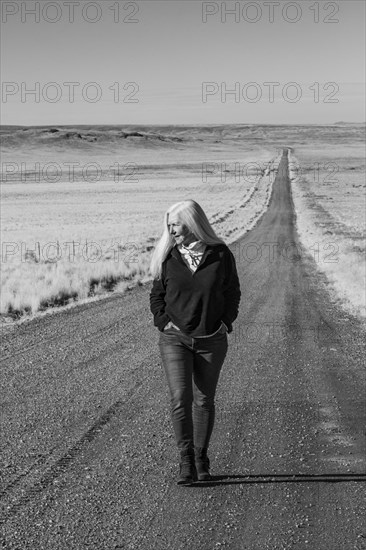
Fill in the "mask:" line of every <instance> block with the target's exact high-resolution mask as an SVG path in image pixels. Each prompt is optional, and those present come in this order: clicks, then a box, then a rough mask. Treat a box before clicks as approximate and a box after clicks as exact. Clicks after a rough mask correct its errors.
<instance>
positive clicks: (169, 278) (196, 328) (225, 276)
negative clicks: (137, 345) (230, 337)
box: [150, 200, 241, 484]
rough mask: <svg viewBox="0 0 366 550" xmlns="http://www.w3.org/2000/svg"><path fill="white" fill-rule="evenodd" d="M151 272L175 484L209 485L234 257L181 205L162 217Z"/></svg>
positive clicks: (197, 212) (233, 294)
mask: <svg viewBox="0 0 366 550" xmlns="http://www.w3.org/2000/svg"><path fill="white" fill-rule="evenodd" d="M150 270H151V274H152V275H153V277H154V281H153V286H152V290H151V293H150V310H151V312H152V314H153V315H154V325H155V326H156V327H157V328H158V329H159V331H160V332H159V344H158V345H159V350H160V354H161V358H162V363H163V367H164V370H165V374H166V378H167V382H168V387H169V393H170V401H171V415H172V421H173V428H174V432H175V438H176V442H177V446H178V450H179V451H180V471H179V477H178V480H177V482H178V484H189V483H192V482H194V481H197V480H198V481H208V480H209V479H210V473H209V467H210V461H209V458H208V456H207V450H208V447H209V443H210V437H211V433H212V430H213V426H214V420H215V403H214V398H215V392H216V386H217V383H218V380H219V376H220V371H221V367H222V365H223V362H224V360H225V357H226V353H227V349H228V341H227V333H230V332H232V330H233V329H232V323H233V322H234V320H235V319H236V317H237V315H238V308H239V302H240V297H241V291H240V285H239V279H238V274H237V270H236V264H235V259H234V255H233V254H232V252H231V251H230V250H229V248H228V247H227V245H226V244H225V242H224V241H223V240H222V239H220V238H219V237H218V236H217V235H216V233H215V232H214V230H213V228H212V227H211V225H210V222H209V221H208V219H207V216H206V214H205V213H204V211H203V210H202V208H201V206H200V205H199V204H198V203H197V202H195V201H194V200H185V201H182V202H178V203H176V204H173V205H172V206H171V207H170V208H169V209H168V210H167V212H166V213H165V215H164V231H163V235H162V237H161V238H160V240H159V242H158V244H157V246H156V248H155V250H154V253H153V256H152V259H151V265H150ZM192 405H193V406H192Z"/></svg>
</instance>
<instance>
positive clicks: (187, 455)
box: [177, 449, 197, 485]
mask: <svg viewBox="0 0 366 550" xmlns="http://www.w3.org/2000/svg"><path fill="white" fill-rule="evenodd" d="M195 481H197V471H196V466H195V461H194V451H193V450H191V449H189V450H187V451H181V453H180V464H179V477H178V479H177V483H178V485H190V484H191V483H194V482H195Z"/></svg>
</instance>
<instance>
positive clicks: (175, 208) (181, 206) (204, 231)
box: [150, 199, 225, 279]
mask: <svg viewBox="0 0 366 550" xmlns="http://www.w3.org/2000/svg"><path fill="white" fill-rule="evenodd" d="M173 213H174V214H176V215H177V217H178V219H179V221H180V222H181V223H183V224H184V225H185V226H186V227H187V228H188V229H189V230H190V231H191V233H193V234H194V235H195V236H196V237H197V240H200V241H202V242H203V243H205V244H225V241H223V240H222V239H220V237H218V236H217V235H216V233H215V231H214V230H213V228H212V226H211V224H210V222H209V221H208V219H207V216H206V214H205V213H204V211H203V209H202V207H201V206H200V205H199V204H198V203H197V202H196V201H194V200H193V199H187V200H184V201H180V202H177V203H175V204H173V205H172V206H170V207H169V208H168V210H167V211H166V212H165V214H164V228H163V234H162V236H161V237H160V239H159V241H158V243H157V245H156V247H155V250H154V252H153V255H152V258H151V263H150V272H151V274H152V276H153V277H154V278H158V279H159V278H161V271H162V264H163V262H164V260H165V258H166V257H167V255H168V254H169V252H170V250H171V249H172V248H173V246H174V244H175V241H174V238H173V237H172V235H171V234H170V232H169V227H168V216H169V214H173Z"/></svg>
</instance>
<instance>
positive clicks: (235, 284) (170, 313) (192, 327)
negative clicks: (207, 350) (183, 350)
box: [150, 244, 241, 338]
mask: <svg viewBox="0 0 366 550" xmlns="http://www.w3.org/2000/svg"><path fill="white" fill-rule="evenodd" d="M240 297H241V291H240V285H239V278H238V274H237V270H236V263H235V258H234V255H233V253H232V252H231V251H230V249H229V248H228V246H227V245H226V244H215V245H206V249H205V251H204V253H203V256H202V259H201V262H200V264H199V265H198V267H197V269H196V271H195V272H194V273H192V271H191V270H190V269H189V267H188V266H187V265H186V263H185V262H184V260H183V258H182V257H181V254H180V252H179V250H178V249H177V245H174V247H173V248H172V249H171V251H170V252H169V253H168V255H167V257H166V258H165V260H164V262H163V264H162V277H161V279H157V278H156V279H154V281H153V287H152V290H151V292H150V310H151V312H152V314H153V315H154V325H155V326H156V327H158V329H159V330H160V331H161V332H163V329H164V327H165V325H166V324H167V323H168V322H169V321H172V322H173V323H174V324H175V325H177V327H179V328H180V330H181V331H182V332H183V333H185V334H187V335H189V336H191V337H192V338H194V337H196V336H206V335H208V334H212V333H213V332H215V331H216V330H218V329H219V327H220V325H221V321H223V322H224V323H225V325H226V326H227V327H228V332H229V333H230V332H232V330H233V328H232V323H233V322H234V320H235V319H236V317H237V316H238V309H239V302H240Z"/></svg>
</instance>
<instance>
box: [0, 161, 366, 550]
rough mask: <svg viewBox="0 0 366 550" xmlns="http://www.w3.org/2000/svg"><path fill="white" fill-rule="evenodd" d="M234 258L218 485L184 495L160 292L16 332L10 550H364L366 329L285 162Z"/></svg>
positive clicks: (7, 421)
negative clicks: (322, 253) (309, 224)
mask: <svg viewBox="0 0 366 550" xmlns="http://www.w3.org/2000/svg"><path fill="white" fill-rule="evenodd" d="M295 245H297V246H295ZM230 248H231V250H232V251H233V253H234V255H235V257H236V261H237V267H238V273H239V277H240V283H241V289H242V301H241V305H240V313H239V317H238V319H237V321H236V322H235V323H234V330H233V332H232V333H231V334H230V335H229V337H228V338H229V352H228V356H227V358H226V361H225V364H224V367H223V372H222V376H221V379H220V382H219V388H218V394H217V423H216V426H215V431H214V434H213V438H212V445H211V449H210V450H211V452H210V457H211V462H212V473H213V475H214V476H215V477H214V480H213V481H212V482H209V483H196V484H194V485H193V486H191V487H181V486H177V485H176V483H175V477H176V475H177V471H178V468H177V460H178V456H177V452H176V448H175V442H174V439H173V435H172V427H171V422H170V417H169V410H168V393H167V387H166V382H165V378H164V373H163V370H162V365H161V361H160V357H159V352H158V347H157V341H158V331H157V329H156V328H155V327H154V326H153V321H152V315H151V313H150V311H149V305H148V304H149V292H150V288H151V285H150V284H147V285H145V286H143V287H138V288H137V289H135V290H133V291H131V292H129V293H128V294H126V295H124V296H110V297H108V298H106V299H105V300H101V301H98V302H94V303H89V304H84V305H81V306H79V307H75V308H74V309H71V310H68V311H61V312H59V313H56V314H52V315H48V316H44V317H42V318H39V319H35V320H33V321H30V322H26V323H22V324H21V325H18V326H17V327H14V328H12V329H10V330H7V331H6V332H4V334H3V337H2V343H1V348H2V355H3V358H2V367H1V369H2V403H1V407H2V408H1V420H2V430H1V431H2V445H1V476H2V480H1V481H2V485H1V503H2V508H1V516H2V522H1V528H2V535H1V542H2V547H3V548H6V549H9V550H10V549H12V550H13V549H14V550H15V549H16V550H23V549H32V550H41V549H47V550H61V549H65V550H66V549H68V550H76V549H80V550H84V549H95V550H104V549H108V550H115V549H139V550H145V549H146V550H147V549H149V550H150V549H151V548H154V549H155V550H158V549H173V550H178V549H186V548H190V549H193V550H216V549H219V548H228V549H232V550H239V549H240V550H241V549H246V550H267V549H268V550H275V549H281V550H286V549H296V550H302V549H312V550H362V549H366V524H365V517H366V509H365V508H366V504H365V493H366V490H365V489H366V472H365V464H366V458H365V455H366V446H365V430H366V427H365V426H366V423H365V419H366V404H365V403H366V398H365V395H366V392H365V367H364V364H363V359H364V358H365V327H364V325H363V324H362V323H361V322H360V321H358V320H357V319H356V318H354V317H352V316H350V315H349V314H345V313H344V312H343V311H342V310H341V309H340V308H339V307H338V306H337V305H335V304H333V303H332V302H331V301H330V300H329V297H328V294H327V292H326V288H325V282H324V280H323V278H322V277H321V275H320V274H319V272H317V270H316V267H315V264H314V262H313V260H312V259H311V258H310V257H308V256H306V255H305V254H304V253H303V252H302V251H301V248H300V247H299V246H298V236H297V233H296V228H295V217H294V210H293V204H292V199H291V189H290V183H289V179H288V162H287V150H284V153H283V157H282V160H281V164H280V166H279V171H278V174H277V177H276V180H275V183H274V186H273V195H272V199H271V202H270V205H269V208H268V210H267V212H266V213H265V214H264V216H263V217H262V218H261V220H260V222H259V223H258V224H257V226H256V227H255V228H254V229H253V230H252V231H250V232H249V233H247V234H246V236H245V237H244V238H242V239H241V240H240V241H237V242H236V243H234V244H233V245H230Z"/></svg>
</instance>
